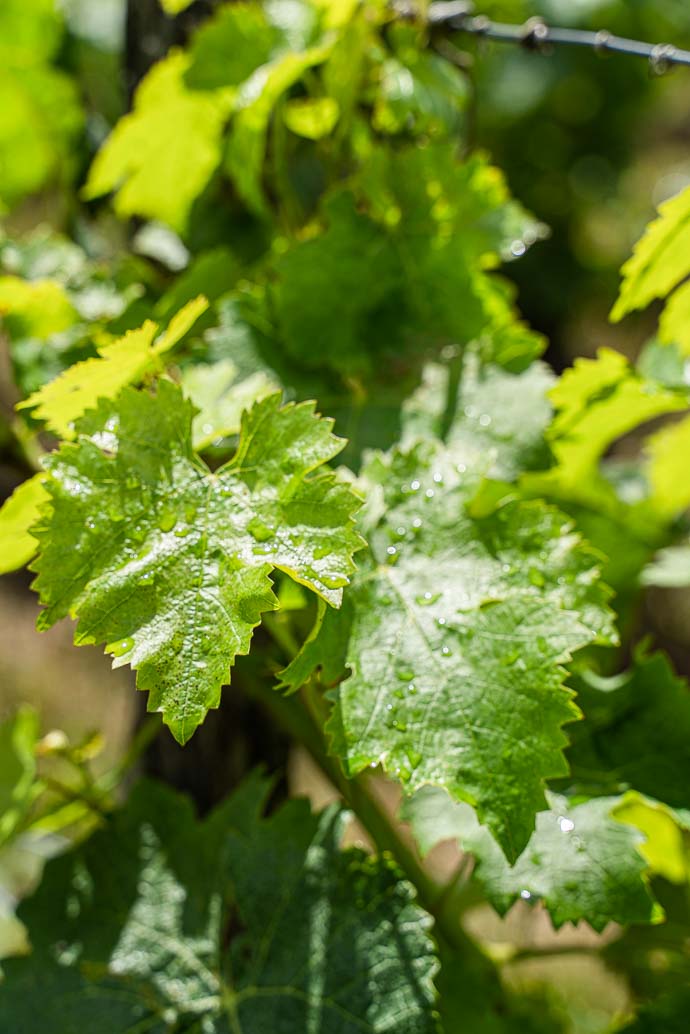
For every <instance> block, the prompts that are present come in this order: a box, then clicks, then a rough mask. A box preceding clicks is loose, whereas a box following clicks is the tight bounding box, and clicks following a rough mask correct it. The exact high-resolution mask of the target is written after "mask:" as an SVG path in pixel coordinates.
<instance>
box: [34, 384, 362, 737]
mask: <svg viewBox="0 0 690 1034" xmlns="http://www.w3.org/2000/svg"><path fill="white" fill-rule="evenodd" d="M193 415H194V409H193V406H192V404H191V403H190V402H188V401H186V400H185V399H184V397H183V395H182V393H181V391H180V389H179V388H178V387H177V386H176V385H174V384H173V383H171V382H170V381H167V380H162V381H160V382H159V384H158V387H157V392H156V394H151V393H149V392H148V391H145V390H138V391H137V390H135V389H133V388H126V389H125V390H124V392H123V393H122V394H121V395H120V396H119V398H118V399H117V400H115V401H114V402H113V401H109V400H101V402H100V404H99V406H98V408H97V409H96V410H93V411H90V412H89V413H87V414H86V415H85V416H84V417H83V418H82V419H81V421H79V422H78V424H77V429H76V430H77V440H76V442H74V443H70V444H65V445H63V446H62V447H61V448H60V449H59V450H58V451H57V452H56V453H54V454H52V456H51V457H50V459H49V460H48V469H49V472H50V477H49V478H48V480H47V482H46V487H47V489H48V491H49V493H50V495H51V498H52V504H53V505H52V512H51V513H49V514H47V515H46V516H45V517H44V518H43V519H42V520H41V521H40V522H39V524H38V526H37V527H36V528H34V529H33V534H34V535H36V537H37V538H38V539H39V542H40V544H41V551H40V554H39V556H38V558H37V560H36V561H35V562H34V564H33V567H32V569H33V570H35V571H36V572H37V574H38V577H37V578H36V580H35V582H34V586H35V588H36V589H37V590H38V591H39V593H40V598H41V602H42V603H43V604H44V605H45V608H46V609H45V610H44V611H43V613H42V614H41V615H40V618H39V627H40V628H48V627H50V626H51V625H52V624H54V623H55V622H56V621H57V620H59V619H60V618H62V617H65V616H66V615H67V614H69V615H71V616H72V617H77V618H78V619H79V624H78V626H77V629H76V632H75V642H76V643H77V644H83V643H94V642H105V643H106V650H107V651H108V652H109V653H111V654H113V656H114V657H115V658H116V662H115V663H116V664H117V665H120V664H124V663H127V662H129V663H131V664H132V666H133V667H134V668H136V669H137V670H138V680H137V684H138V687H139V688H140V689H143V690H148V691H149V693H150V697H149V709H150V710H158V711H161V712H162V713H163V718H164V721H165V722H166V723H167V724H168V725H169V726H170V728H171V729H172V731H173V734H174V735H175V737H176V738H177V739H178V740H179V741H180V742H181V743H184V742H185V741H186V740H187V739H189V737H190V736H191V734H192V733H193V731H194V729H195V728H196V726H197V725H198V724H199V723H200V722H201V721H202V720H203V718H204V716H205V714H206V712H207V711H208V709H209V708H212V707H217V706H218V702H219V698H220V689H221V686H222V685H223V684H224V683H226V682H227V681H228V675H229V669H230V666H231V665H232V663H233V662H234V658H235V657H236V656H237V655H238V654H244V653H247V651H248V649H249V643H250V640H251V637H252V632H253V629H254V627H255V626H256V625H257V624H258V623H259V622H260V620H261V614H262V612H263V611H265V610H273V609H275V608H276V607H277V606H278V603H277V600H276V597H275V595H274V593H273V591H272V585H271V581H270V579H269V574H270V572H271V570H272V569H273V568H279V569H281V570H282V571H284V572H286V573H287V574H288V575H290V576H291V577H292V578H293V579H295V580H296V581H298V582H301V583H302V584H304V585H306V586H308V587H309V588H311V589H313V590H314V592H316V593H318V594H319V595H320V596H321V597H322V598H323V599H324V600H326V601H327V602H328V603H329V604H331V605H332V606H339V604H340V602H341V596H342V586H344V585H346V584H347V583H348V579H349V575H350V574H351V573H352V571H353V569H354V564H353V560H352V555H353V553H354V552H355V550H357V549H358V548H360V545H361V540H360V538H359V536H358V534H357V533H356V531H355V530H354V523H353V513H354V512H355V511H356V510H357V509H358V507H359V505H360V503H359V499H358V497H357V496H356V495H355V494H354V493H353V491H352V490H351V488H350V487H349V486H347V485H344V484H341V483H339V482H338V481H337V480H336V478H335V476H334V475H333V474H331V473H316V474H315V475H314V476H311V477H310V476H308V475H310V474H311V472H313V471H316V470H317V468H319V467H321V466H322V465H323V464H324V463H326V462H327V461H328V460H330V459H332V458H333V456H335V455H336V454H337V453H338V452H340V450H341V449H342V447H343V444H344V443H343V441H342V440H341V439H339V438H336V437H335V436H334V435H332V434H331V427H332V421H330V420H323V419H321V418H319V417H318V416H316V415H315V412H314V403H301V404H300V405H294V404H290V405H287V406H284V407H283V408H281V407H280V395H276V394H274V395H271V396H268V397H267V398H265V399H263V400H262V401H261V402H259V403H257V404H256V405H255V406H254V407H253V408H252V409H251V410H250V411H248V412H245V413H244V414H243V416H242V430H241V434H240V442H239V446H238V449H237V453H236V455H235V457H234V458H233V460H232V461H231V462H230V463H228V464H226V465H225V466H223V467H222V468H220V469H219V470H217V471H216V472H215V473H214V474H212V473H211V472H210V471H209V469H208V468H207V467H206V466H205V465H204V464H203V463H202V462H201V461H200V460H199V459H198V458H197V457H196V455H195V454H194V452H193V447H192V437H191V435H192V431H191V426H192V418H193Z"/></svg>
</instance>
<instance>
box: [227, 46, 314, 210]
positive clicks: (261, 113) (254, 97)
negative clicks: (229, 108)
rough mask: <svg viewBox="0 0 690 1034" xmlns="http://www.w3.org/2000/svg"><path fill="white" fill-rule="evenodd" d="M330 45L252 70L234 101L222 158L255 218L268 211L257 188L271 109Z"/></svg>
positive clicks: (312, 48)
mask: <svg viewBox="0 0 690 1034" xmlns="http://www.w3.org/2000/svg"><path fill="white" fill-rule="evenodd" d="M332 49H333V43H330V44H323V45H322V46H315V47H310V48H308V49H307V50H305V51H303V52H302V53H294V52H291V53H287V54H283V55H282V56H280V57H277V58H276V59H275V60H274V61H272V62H270V63H269V64H267V65H264V66H262V67H261V68H258V69H256V71H255V72H254V74H253V75H252V76H251V78H249V79H248V80H247V82H246V84H245V87H244V88H243V89H241V90H240V93H239V96H238V99H237V109H238V110H237V112H236V114H235V117H234V119H233V123H232V127H231V133H230V138H229V140H228V145H227V150H226V154H225V165H226V168H227V170H228V172H229V173H230V175H231V176H232V178H233V180H234V183H235V186H236V188H237V191H238V193H239V194H240V196H241V197H242V198H243V200H244V201H245V202H246V204H247V205H248V206H249V208H251V209H252V210H253V211H254V212H256V213H257V214H258V215H265V214H266V212H267V210H268V208H267V203H266V199H265V197H264V194H263V189H262V186H261V173H262V169H263V164H264V157H265V153H266V136H267V133H268V126H269V122H270V119H271V115H272V113H273V109H274V107H275V105H276V104H277V102H278V101H279V100H280V98H281V97H282V95H283V94H284V93H285V92H286V91H287V90H289V89H290V87H291V86H293V85H294V84H295V83H296V82H299V80H300V79H301V78H302V76H303V75H304V73H305V72H306V71H307V70H308V69H310V68H314V67H315V66H316V65H320V64H323V62H324V61H325V60H326V59H327V58H328V56H329V54H330V53H331V50H332Z"/></svg>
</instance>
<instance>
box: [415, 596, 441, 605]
mask: <svg viewBox="0 0 690 1034" xmlns="http://www.w3.org/2000/svg"><path fill="white" fill-rule="evenodd" d="M440 595H441V593H440V592H424V593H422V594H421V595H420V596H415V600H416V601H417V603H418V604H419V606H420V607H430V606H431V604H432V603H435V602H436V600H437V599H439V597H440Z"/></svg>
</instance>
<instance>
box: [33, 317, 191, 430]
mask: <svg viewBox="0 0 690 1034" xmlns="http://www.w3.org/2000/svg"><path fill="white" fill-rule="evenodd" d="M207 308H208V302H207V301H206V299H205V298H203V297H199V298H195V299H194V300H193V301H191V302H189V303H188V304H187V305H185V307H184V308H183V309H181V310H180V312H178V313H177V315H176V316H174V317H173V319H172V320H171V321H170V324H169V326H168V329H167V330H166V331H165V333H164V334H163V335H162V336H161V337H160V338H159V339H158V340H157V341H156V340H155V339H156V334H157V332H158V324H157V323H154V322H153V321H152V320H147V321H146V322H145V323H144V324H143V326H141V327H139V328H138V329H137V330H130V331H128V332H127V333H126V334H125V335H124V337H122V338H119V339H118V340H117V341H114V342H112V343H110V344H107V345H102V346H101V347H100V348H99V349H98V352H99V355H98V356H97V357H95V358H93V359H85V360H84V362H81V363H75V364H74V365H73V366H70V367H69V369H68V370H65V372H64V373H62V374H60V376H59V377H56V378H55V380H53V381H51V382H50V383H49V384H46V385H45V386H44V387H43V388H41V389H40V390H39V391H36V392H34V394H33V395H31V396H30V397H29V398H28V399H26V400H25V401H24V402H21V403H20V404H19V406H18V408H19V409H31V410H32V411H33V415H34V417H36V419H38V420H43V421H44V422H45V423H46V424H47V425H48V427H49V428H50V429H51V430H52V431H54V432H55V433H56V434H58V435H60V437H62V438H71V437H72V436H73V433H74V422H75V420H77V419H78V418H79V417H80V416H81V415H82V413H84V412H86V410H87V409H90V408H91V407H92V406H95V405H96V403H97V401H98V400H99V399H101V398H114V397H115V396H116V395H117V394H118V392H120V391H121V390H122V388H124V387H125V385H127V384H135V383H137V382H138V381H140V380H141V379H142V378H143V377H145V376H146V375H147V374H149V373H152V372H153V371H155V370H156V369H158V368H159V367H160V356H161V355H163V354H164V353H165V352H168V351H169V350H170V349H171V348H173V346H174V345H176V344H177V343H178V341H179V340H180V339H181V338H182V337H184V335H185V334H186V333H187V331H188V330H189V329H190V328H191V327H192V326H193V324H194V323H195V322H196V320H197V319H198V318H199V316H201V314H202V313H203V312H205V311H206V309H207Z"/></svg>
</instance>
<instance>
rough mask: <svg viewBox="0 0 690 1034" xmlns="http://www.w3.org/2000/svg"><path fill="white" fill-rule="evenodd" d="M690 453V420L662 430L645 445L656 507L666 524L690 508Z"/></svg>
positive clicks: (648, 477) (651, 436)
mask: <svg viewBox="0 0 690 1034" xmlns="http://www.w3.org/2000/svg"><path fill="white" fill-rule="evenodd" d="M689 449H690V418H686V419H685V420H681V421H679V422H678V423H674V424H671V425H670V426H669V427H664V428H662V430H661V431H657V432H656V434H653V435H650V437H649V438H648V439H647V441H646V442H645V452H646V454H647V463H646V465H645V467H646V474H647V479H648V481H649V485H650V489H651V500H652V505H653V506H654V509H655V511H656V512H657V513H658V514H659V515H660V516H661V517H662V518H664V519H665V520H672V519H673V518H674V517H677V516H678V515H679V514H680V513H682V512H683V510H685V509H687V507H688V506H690V484H688V479H687V477H686V469H687V468H686V462H685V457H686V456H687V455H688V450H689Z"/></svg>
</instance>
